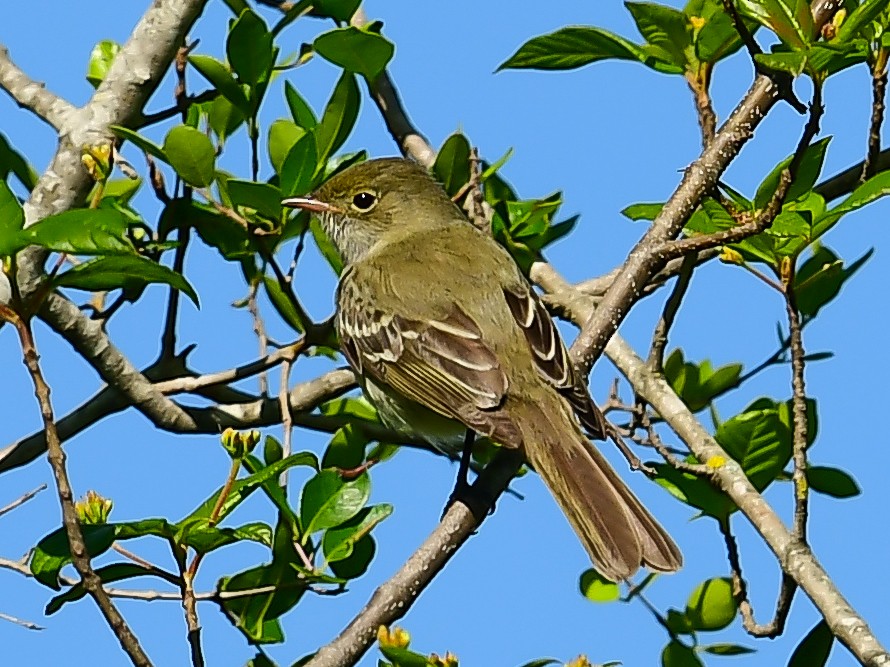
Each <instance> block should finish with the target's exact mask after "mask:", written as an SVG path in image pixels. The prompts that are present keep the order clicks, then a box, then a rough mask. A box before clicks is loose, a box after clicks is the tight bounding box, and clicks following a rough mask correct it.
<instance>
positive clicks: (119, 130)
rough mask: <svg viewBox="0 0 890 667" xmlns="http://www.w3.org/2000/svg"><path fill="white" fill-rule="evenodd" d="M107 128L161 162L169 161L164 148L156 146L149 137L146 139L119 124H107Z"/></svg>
mask: <svg viewBox="0 0 890 667" xmlns="http://www.w3.org/2000/svg"><path fill="white" fill-rule="evenodd" d="M108 129H109V130H111V131H112V132H114V133H115V134H116V135H117V136H119V137H120V138H121V139H126V140H127V141H129V142H131V143H132V144H133V145H135V146H136V147H137V148H140V149H142V150H143V151H145V152H146V153H148V154H149V155H151V156H152V157H155V158H157V159H158V160H161V161H162V162H169V161H168V160H167V156H166V155H165V154H164V149H162V148H161V147H160V146H158V145H157V144H156V143H155V142H153V141H152V140H151V139H147V138H145V137H143V136H142V135H141V134H139V133H138V132H134V131H133V130H130V129H128V128H126V127H122V126H120V125H109V126H108Z"/></svg>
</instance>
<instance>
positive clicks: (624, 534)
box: [511, 401, 683, 581]
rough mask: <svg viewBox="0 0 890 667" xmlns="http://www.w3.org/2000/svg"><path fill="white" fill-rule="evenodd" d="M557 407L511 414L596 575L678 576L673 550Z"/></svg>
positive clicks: (528, 407) (535, 405)
mask: <svg viewBox="0 0 890 667" xmlns="http://www.w3.org/2000/svg"><path fill="white" fill-rule="evenodd" d="M547 403H550V405H549V406H548V405H547ZM560 403H561V402H560ZM562 407H563V406H562V405H559V407H556V406H554V405H553V404H552V403H551V402H549V401H544V402H543V404H542V403H541V402H531V401H529V402H528V403H526V404H525V405H523V406H522V409H519V410H515V411H511V412H513V414H514V416H515V419H516V422H517V425H518V427H519V429H520V431H522V435H523V441H524V447H525V455H526V458H527V459H528V461H529V463H531V465H532V466H533V467H534V468H535V470H536V471H537V472H538V474H539V475H540V476H541V478H542V479H543V480H544V483H545V484H546V485H547V487H548V488H549V489H550V492H551V493H552V494H553V497H554V498H555V499H556V502H557V503H558V504H559V506H560V508H561V509H562V511H563V513H564V514H565V515H566V517H567V518H568V520H569V523H570V524H571V525H572V528H574V530H575V532H576V533H577V534H578V537H579V538H580V540H581V543H582V544H583V545H584V548H585V549H586V550H587V552H588V554H589V555H590V557H591V559H592V560H593V562H594V565H595V566H596V568H597V570H598V571H599V572H600V573H601V574H602V575H603V576H604V577H607V578H608V579H610V580H612V581H621V580H623V579H627V578H628V577H630V576H631V575H633V574H634V573H635V572H636V571H637V570H638V569H639V568H640V566H641V565H646V566H647V567H649V568H650V569H652V570H655V571H658V572H673V571H675V570H678V569H679V568H680V566H681V565H682V562H683V557H682V555H681V553H680V550H679V549H678V548H677V545H676V544H675V543H674V541H673V540H672V539H671V537H670V536H669V535H668V534H667V532H666V531H665V530H664V528H662V527H661V526H660V525H659V523H658V522H657V521H656V520H655V518H654V517H653V516H652V515H651V514H650V513H649V511H648V510H647V509H646V508H645V507H643V504H642V503H641V502H640V501H639V500H638V499H637V497H636V496H635V495H634V494H633V492H632V491H631V490H630V489H629V488H628V487H627V485H625V483H624V482H623V481H622V480H621V478H620V477H619V476H618V474H617V473H616V472H615V471H614V470H613V469H612V467H611V466H610V465H609V463H608V462H607V461H606V459H605V458H604V457H603V455H602V454H601V453H600V452H599V451H598V450H597V449H596V448H595V447H594V446H593V445H592V444H591V443H590V442H589V441H588V440H587V439H586V438H585V437H584V435H583V434H582V432H581V430H580V428H579V427H578V425H577V424H576V423H575V421H574V418H573V417H572V416H571V415H569V414H568V412H567V411H564V410H562V409H560V408H562Z"/></svg>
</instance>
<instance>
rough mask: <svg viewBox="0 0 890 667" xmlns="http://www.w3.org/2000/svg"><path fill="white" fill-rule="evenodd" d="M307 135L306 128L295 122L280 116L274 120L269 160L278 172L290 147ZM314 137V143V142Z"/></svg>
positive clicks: (270, 128)
mask: <svg viewBox="0 0 890 667" xmlns="http://www.w3.org/2000/svg"><path fill="white" fill-rule="evenodd" d="M305 136H306V130H304V129H303V128H302V127H300V126H299V125H297V124H296V123H294V122H291V121H289V120H285V119H284V118H279V119H278V120H275V121H272V124H271V125H270V126H269V142H268V143H269V160H270V161H271V162H272V166H273V167H274V168H275V172H276V173H279V174H280V173H281V165H282V164H283V163H284V158H286V157H287V154H288V152H290V149H291V148H293V147H294V144H296V143H297V141H299V140H300V139H301V138H302V137H305ZM314 141H315V140H314V139H313V143H314Z"/></svg>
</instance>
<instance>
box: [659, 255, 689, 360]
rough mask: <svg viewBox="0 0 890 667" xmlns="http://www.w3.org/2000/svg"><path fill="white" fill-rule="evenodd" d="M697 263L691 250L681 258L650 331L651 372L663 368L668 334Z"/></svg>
mask: <svg viewBox="0 0 890 667" xmlns="http://www.w3.org/2000/svg"><path fill="white" fill-rule="evenodd" d="M697 264H698V253H697V252H692V253H690V254H688V255H686V256H685V257H684V258H683V264H682V266H681V267H680V273H679V274H678V276H677V282H676V283H675V284H674V288H673V289H672V290H671V294H670V296H669V297H668V299H667V301H666V302H665V304H664V310H663V311H662V313H661V317H660V318H659V319H658V323H657V324H656V325H655V330H654V331H653V332H652V344H651V346H650V348H649V368H651V369H652V372H653V373H661V372H662V371H663V368H664V351H665V348H666V347H667V342H668V334H669V333H670V330H671V327H672V326H673V324H674V320H675V319H676V317H677V312H678V311H679V310H680V304H681V303H683V297H684V296H686V291H687V290H688V289H689V284H690V282H691V281H692V272H693V270H694V269H695V267H696V265H697Z"/></svg>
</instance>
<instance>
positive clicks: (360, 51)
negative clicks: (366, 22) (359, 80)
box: [312, 26, 395, 81]
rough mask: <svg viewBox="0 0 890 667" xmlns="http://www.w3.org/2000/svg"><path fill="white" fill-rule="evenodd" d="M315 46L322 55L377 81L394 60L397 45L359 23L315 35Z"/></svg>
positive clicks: (338, 64)
mask: <svg viewBox="0 0 890 667" xmlns="http://www.w3.org/2000/svg"><path fill="white" fill-rule="evenodd" d="M312 48H313V49H315V52H316V53H318V55H320V56H321V57H323V58H325V59H326V60H328V61H330V62H332V63H334V64H335V65H337V66H338V67H342V68H343V69H344V70H346V71H348V72H355V73H356V74H361V75H362V76H364V77H366V78H367V79H368V80H369V81H373V80H374V79H376V78H377V76H378V75H379V74H380V73H381V72H382V71H383V70H384V69H386V66H387V64H388V63H389V61H390V60H392V56H393V54H394V53H395V47H394V46H393V44H392V42H390V41H389V40H388V39H386V38H385V37H383V36H382V35H378V34H377V33H374V32H370V31H368V30H363V29H362V28H358V27H356V26H349V27H346V28H336V29H334V30H331V31H329V32H325V33H322V34H321V35H319V36H318V37H316V38H315V41H314V42H313V43H312Z"/></svg>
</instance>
